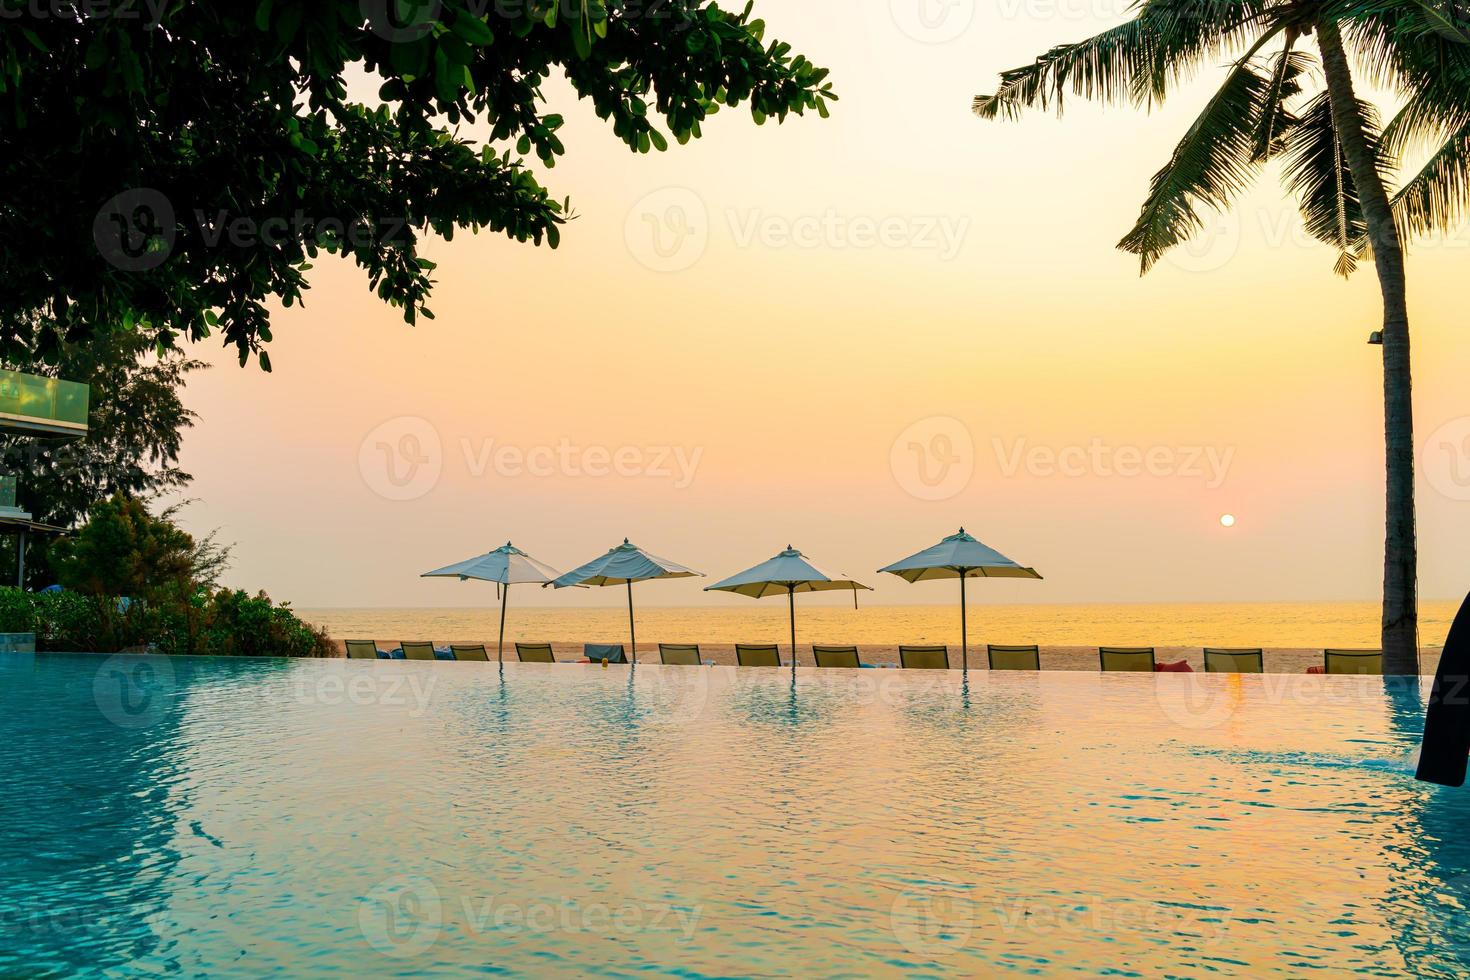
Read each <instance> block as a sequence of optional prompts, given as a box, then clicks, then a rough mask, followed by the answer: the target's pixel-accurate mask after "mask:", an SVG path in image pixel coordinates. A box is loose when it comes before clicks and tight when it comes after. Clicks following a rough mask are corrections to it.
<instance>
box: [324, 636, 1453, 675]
mask: <svg viewBox="0 0 1470 980" xmlns="http://www.w3.org/2000/svg"><path fill="white" fill-rule="evenodd" d="M336 642H337V651H338V653H339V654H341V655H343V656H345V647H344V645H343V643H342V641H340V640H338V641H336ZM453 642H454V643H456V644H461V645H465V644H475V643H484V645H485V649H486V650H487V651H489V654H490V659H491V660H494V659H495V641H494V640H493V639H492V640H489V641H484V640H454V641H453ZM439 645H440V646H441V647H442V646H447V645H448V644H443V643H441V644H439ZM378 646H379V649H389V648H391V647H392V646H396V644H383V643H379V645H378ZM551 646H552V650H553V651H555V653H556V659H558V660H569V661H575V660H580V659H581V658H582V648H583V645H582V644H581V643H570V642H552V645H551ZM786 650H787V648H786V646H784V645H783V646H782V648H781V651H782V657H783V658H784V657H785V656H786ZM859 650H860V651H861V654H862V658H863V662H864V663H867V664H872V665H874V666H880V665H883V664H895V665H896V664H897V663H898V647H896V646H883V645H879V644H874V645H871V646H868V645H864V646H860V647H859ZM699 651H700V656H702V657H703V658H704V659H705V660H713V661H714V662H715V663H716V664H718V665H722V666H727V667H733V666H735V646H734V644H727V643H712V644H707V645H706V644H701V645H700V648H699ZM1439 654H1440V650H1439V648H1437V647H1435V648H1426V649H1425V650H1424V651H1423V653H1422V654H1421V655H1420V670H1421V672H1422V673H1424V674H1426V675H1433V673H1434V672H1435V670H1436V668H1437V667H1438V666H1439ZM949 655H950V663H951V666H952V667H953V668H954V669H956V670H958V669H959V667H960V653H959V650H957V649H955V648H953V647H951V648H950V652H949ZM1156 657H1157V660H1158V662H1159V663H1161V664H1163V663H1176V662H1178V661H1180V660H1184V661H1187V662H1188V663H1189V665H1190V667H1192V668H1193V669H1195V670H1197V671H1203V670H1204V669H1205V665H1204V652H1203V650H1202V649H1201V648H1200V647H1179V646H1173V647H1157V648H1156ZM505 659H506V660H515V659H516V654H515V645H514V644H513V643H509V642H507V643H506V645H505ZM638 659H639V661H640V662H642V663H658V645H657V644H656V643H649V644H644V643H639V644H638ZM1321 663H1322V650H1321V648H1315V649H1313V648H1309V647H1267V648H1266V649H1265V665H1266V673H1268V674H1304V673H1306V672H1307V668H1308V667H1315V666H1319V665H1320V664H1321ZM797 665H798V666H800V667H813V666H815V664H814V663H813V661H812V651H811V648H810V647H804V648H802V649H801V651H800V654H799V657H798V661H797ZM985 666H986V660H985V650H984V649H983V648H980V649H972V650H971V651H970V667H971V669H984V667H985ZM1041 669H1042V670H1074V671H1095V670H1097V669H1098V654H1097V647H1083V646H1043V647H1041Z"/></svg>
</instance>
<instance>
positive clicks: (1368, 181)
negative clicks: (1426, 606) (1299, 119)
mask: <svg viewBox="0 0 1470 980" xmlns="http://www.w3.org/2000/svg"><path fill="white" fill-rule="evenodd" d="M1317 46H1318V48H1319V49H1320V50H1321V52H1322V65H1323V69H1324V72H1325V74H1326V77H1327V92H1328V96H1329V97H1330V98H1331V100H1332V120H1333V125H1334V128H1335V129H1336V130H1337V138H1338V142H1339V143H1340V144H1341V146H1342V152H1343V156H1344V157H1345V158H1346V160H1347V165H1348V170H1349V171H1350V172H1351V173H1352V175H1353V186H1354V187H1356V188H1357V191H1358V200H1359V202H1360V204H1361V205H1362V209H1363V218H1364V220H1365V221H1366V223H1367V225H1368V238H1369V240H1370V241H1371V242H1372V243H1373V262H1374V264H1375V265H1376V266H1377V268H1378V285H1379V288H1380V289H1381V290H1382V292H1383V424H1384V442H1385V448H1386V457H1387V469H1388V493H1387V521H1386V527H1385V541H1384V552H1383V671H1384V673H1385V674H1418V673H1419V612H1418V598H1417V595H1416V593H1417V591H1418V576H1417V573H1416V567H1417V562H1418V545H1417V543H1416V541H1415V532H1414V409H1413V401H1412V397H1411V394H1412V392H1411V389H1412V379H1411V376H1410V372H1409V311H1408V303H1407V300H1406V298H1405V285H1404V250H1403V245H1402V243H1401V242H1400V241H1399V235H1398V229H1397V228H1396V227H1395V225H1394V221H1393V208H1392V206H1391V205H1390V204H1389V201H1388V192H1387V190H1385V189H1384V186H1383V180H1382V178H1381V177H1380V176H1379V172H1378V160H1377V159H1376V156H1375V153H1374V150H1373V148H1372V147H1371V146H1370V145H1369V143H1368V139H1367V137H1366V130H1365V123H1364V119H1363V114H1362V112H1361V110H1360V108H1359V105H1358V100H1357V97H1356V95H1354V93H1353V76H1352V70H1351V69H1350V68H1349V66H1348V60H1347V54H1346V53H1345V52H1344V50H1343V45H1342V34H1341V33H1340V32H1339V31H1338V27H1337V24H1336V23H1335V22H1333V21H1326V22H1324V23H1322V24H1319V25H1318V27H1317Z"/></svg>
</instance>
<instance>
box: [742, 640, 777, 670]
mask: <svg viewBox="0 0 1470 980" xmlns="http://www.w3.org/2000/svg"><path fill="white" fill-rule="evenodd" d="M735 662H736V663H737V664H739V665H740V666H742V667H779V666H781V648H780V647H778V646H776V644H774V643H737V644H735Z"/></svg>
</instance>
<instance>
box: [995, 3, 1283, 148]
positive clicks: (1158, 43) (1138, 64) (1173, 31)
mask: <svg viewBox="0 0 1470 980" xmlns="http://www.w3.org/2000/svg"><path fill="white" fill-rule="evenodd" d="M1137 10H1138V13H1137V15H1136V16H1135V17H1134V18H1133V19H1132V20H1129V21H1127V22H1125V23H1123V24H1120V25H1118V26H1117V27H1114V28H1112V29H1110V30H1106V31H1103V32H1102V33H1101V34H1097V35H1094V36H1093V37H1090V38H1088V39H1086V40H1084V41H1078V42H1076V43H1073V44H1062V45H1058V46H1057V47H1054V48H1052V49H1051V50H1049V51H1047V52H1046V53H1045V54H1043V55H1041V57H1039V58H1037V59H1036V60H1035V61H1034V62H1032V63H1031V64H1029V65H1024V66H1022V67H1020V68H1013V69H1011V70H1009V71H1005V72H1002V73H1001V76H1000V86H999V87H998V88H997V89H996V90H995V92H993V93H991V94H990V95H977V96H976V97H975V100H974V103H973V105H972V108H973V109H974V112H975V114H976V115H977V116H980V117H981V118H982V119H1014V118H1016V117H1017V116H1018V115H1019V114H1020V113H1021V111H1022V110H1023V109H1055V110H1056V111H1057V112H1060V111H1061V110H1062V106H1063V102H1064V99H1065V96H1066V94H1067V93H1068V92H1071V94H1073V95H1076V96H1078V97H1080V98H1084V99H1090V100H1095V101H1100V102H1119V101H1129V102H1133V103H1135V104H1152V103H1156V102H1159V101H1162V100H1163V98H1164V96H1165V94H1166V92H1167V89H1168V86H1169V85H1170V84H1172V83H1174V82H1177V81H1179V80H1180V79H1182V78H1184V77H1187V76H1188V74H1189V73H1190V72H1192V71H1193V70H1194V69H1195V68H1197V67H1198V66H1199V65H1200V64H1202V63H1203V62H1205V61H1206V60H1208V59H1209V58H1210V57H1212V56H1214V55H1216V54H1218V53H1220V52H1222V51H1225V50H1228V49H1230V48H1232V47H1237V46H1239V45H1240V44H1243V43H1246V42H1248V41H1249V40H1250V38H1251V37H1252V35H1253V33H1254V32H1255V31H1256V30H1257V29H1259V27H1261V26H1263V25H1264V24H1265V23H1266V20H1265V17H1266V3H1265V0H1145V2H1144V3H1142V4H1140V5H1139V6H1138V8H1137Z"/></svg>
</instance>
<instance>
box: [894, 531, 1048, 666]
mask: <svg viewBox="0 0 1470 980" xmlns="http://www.w3.org/2000/svg"><path fill="white" fill-rule="evenodd" d="M878 571H880V572H891V573H893V574H894V575H897V576H898V577H899V578H901V579H903V580H904V581H906V582H927V581H929V580H930V579H936V578H957V579H959V580H960V644H961V649H962V656H963V657H964V665H965V669H966V670H969V669H970V635H969V632H970V631H969V623H968V622H967V621H966V616H965V579H967V578H1041V576H1040V575H1038V574H1037V572H1036V569H1034V568H1026V567H1025V566H1023V565H1018V564H1017V563H1016V562H1013V561H1011V560H1010V559H1009V558H1007V557H1006V556H1005V555H1003V554H1001V553H1000V552H999V551H996V550H995V549H994V548H991V547H989V546H987V545H984V544H981V543H980V542H979V541H976V540H975V539H974V538H973V537H971V536H970V535H968V534H966V533H965V529H964V528H960V532H959V533H958V534H951V535H950V536H949V537H947V538H945V539H944V540H943V541H941V542H939V543H938V544H936V545H935V546H934V547H932V548H925V549H924V550H923V551H921V552H919V553H918V554H917V555H910V556H909V557H907V558H905V559H903V561H896V562H894V563H893V564H892V565H889V566H887V567H886V568H880V569H878Z"/></svg>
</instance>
